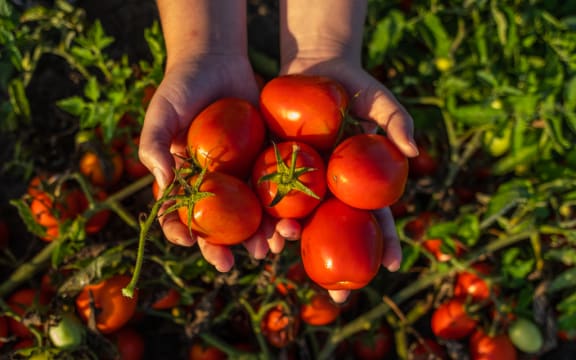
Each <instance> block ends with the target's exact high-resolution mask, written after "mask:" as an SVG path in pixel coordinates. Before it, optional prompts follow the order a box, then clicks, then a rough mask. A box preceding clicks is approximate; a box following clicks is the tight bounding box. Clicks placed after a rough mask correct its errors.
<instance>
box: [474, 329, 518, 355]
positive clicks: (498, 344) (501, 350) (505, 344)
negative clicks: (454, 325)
mask: <svg viewBox="0 0 576 360" xmlns="http://www.w3.org/2000/svg"><path fill="white" fill-rule="evenodd" d="M469 350H470V357H471V359H472V360H500V359H506V360H516V359H517V358H518V353H517V352H516V348H515V347H514V345H513V344H512V342H511V341H510V339H509V338H508V336H507V335H506V334H500V335H496V336H490V335H488V334H486V333H485V332H484V331H483V330H481V329H478V330H477V331H476V332H475V333H474V334H473V335H472V336H471V337H470V341H469Z"/></svg>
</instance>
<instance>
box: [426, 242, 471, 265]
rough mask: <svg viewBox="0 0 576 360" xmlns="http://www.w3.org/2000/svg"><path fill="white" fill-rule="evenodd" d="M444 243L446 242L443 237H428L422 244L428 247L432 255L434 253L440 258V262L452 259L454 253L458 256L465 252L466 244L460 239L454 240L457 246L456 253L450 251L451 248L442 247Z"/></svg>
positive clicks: (427, 249)
mask: <svg viewBox="0 0 576 360" xmlns="http://www.w3.org/2000/svg"><path fill="white" fill-rule="evenodd" d="M443 243H444V240H442V239H428V240H426V241H424V242H422V246H423V247H424V249H426V251H428V252H430V253H431V254H432V255H434V257H435V258H436V260H438V261H439V262H446V261H450V259H452V256H453V255H456V256H457V257H458V256H460V255H462V254H463V253H464V251H465V250H466V248H465V247H464V244H462V243H461V242H460V241H458V240H454V246H455V249H454V253H452V252H448V251H450V250H448V251H446V250H444V249H443V248H442V245H443Z"/></svg>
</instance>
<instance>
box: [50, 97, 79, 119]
mask: <svg viewBox="0 0 576 360" xmlns="http://www.w3.org/2000/svg"><path fill="white" fill-rule="evenodd" d="M56 105H57V106H58V107H59V108H60V109H62V110H64V111H66V112H67V113H69V114H72V115H74V116H80V115H81V114H82V112H83V111H84V110H85V108H86V103H85V102H84V99H83V98H81V97H80V96H72V97H69V98H66V99H62V100H59V101H58V102H57V103H56Z"/></svg>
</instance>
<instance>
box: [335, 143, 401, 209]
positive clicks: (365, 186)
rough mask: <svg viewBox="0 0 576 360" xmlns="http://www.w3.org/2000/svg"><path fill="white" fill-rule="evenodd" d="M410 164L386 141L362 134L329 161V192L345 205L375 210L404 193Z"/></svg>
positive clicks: (337, 151) (341, 148) (337, 148)
mask: <svg viewBox="0 0 576 360" xmlns="http://www.w3.org/2000/svg"><path fill="white" fill-rule="evenodd" d="M407 178H408V160H407V159H406V157H405V156H404V155H403V154H402V153H401V152H400V150H398V148H397V147H396V145H394V143H392V142H391V141H390V140H388V138H387V137H385V136H382V135H375V134H360V135H355V136H352V137H349V138H347V139H346V140H344V141H343V142H341V143H340V144H339V145H338V146H337V147H336V149H334V152H332V155H330V159H329V160H328V166H327V169H326V179H327V182H328V187H329V188H330V191H332V193H333V194H334V196H336V197H337V198H338V199H340V200H342V201H343V202H345V203H346V204H348V205H350V206H353V207H356V208H359V209H367V210H376V209H381V208H383V207H386V206H388V205H391V204H393V203H395V202H396V201H397V200H398V199H399V198H400V197H401V196H402V193H403V192H404V187H405V186H406V180H407Z"/></svg>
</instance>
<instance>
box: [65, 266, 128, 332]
mask: <svg viewBox="0 0 576 360" xmlns="http://www.w3.org/2000/svg"><path fill="white" fill-rule="evenodd" d="M129 282H130V277H129V276H125V275H115V276H113V277H111V278H108V279H105V280H102V281H100V282H99V283H97V284H90V285H86V286H85V287H84V288H83V289H82V291H81V292H80V294H78V296H77V297H76V309H77V310H78V313H79V314H80V316H81V317H82V319H83V320H84V321H88V319H89V318H90V316H92V310H91V305H90V304H91V301H92V300H93V302H94V303H93V304H94V308H95V310H96V313H95V314H93V315H94V317H95V319H96V328H97V329H98V330H99V331H100V332H102V333H103V334H110V333H112V332H114V331H116V330H118V329H120V328H121V327H122V326H124V325H125V324H126V323H127V322H128V321H129V320H130V319H131V318H132V316H133V315H134V313H135V312H136V305H137V301H138V293H137V292H136V293H135V295H134V297H133V298H128V297H125V296H124V295H122V289H123V288H124V287H126V285H128V283H129Z"/></svg>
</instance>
